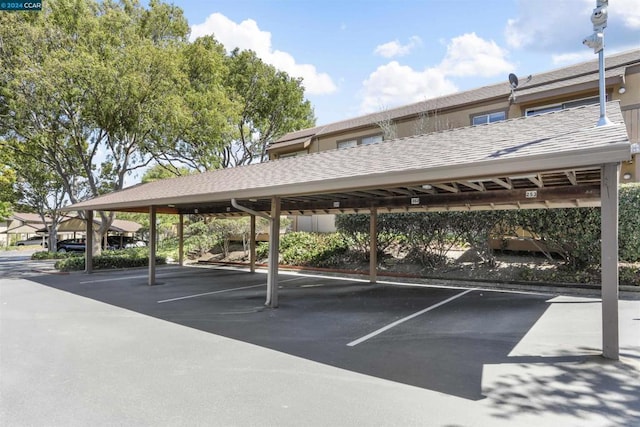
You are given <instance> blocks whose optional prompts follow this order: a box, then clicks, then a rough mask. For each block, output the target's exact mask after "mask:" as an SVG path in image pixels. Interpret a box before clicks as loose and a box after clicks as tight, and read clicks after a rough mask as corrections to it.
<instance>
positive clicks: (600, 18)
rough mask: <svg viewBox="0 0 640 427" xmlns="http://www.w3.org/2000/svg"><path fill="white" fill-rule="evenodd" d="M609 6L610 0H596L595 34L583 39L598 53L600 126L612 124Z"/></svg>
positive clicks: (593, 13) (593, 20)
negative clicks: (606, 32) (608, 80)
mask: <svg viewBox="0 0 640 427" xmlns="http://www.w3.org/2000/svg"><path fill="white" fill-rule="evenodd" d="M607 6H609V0H596V8H595V9H593V12H592V13H591V22H592V23H593V34H591V35H590V36H589V37H587V38H586V39H584V40H583V41H582V43H583V44H585V45H587V46H588V47H590V48H592V49H593V53H597V54H598V66H599V68H600V85H599V87H600V120H598V126H606V125H609V124H611V121H610V120H609V119H608V118H607V111H606V106H605V104H606V92H605V85H604V29H605V28H606V27H607V17H608V14H607Z"/></svg>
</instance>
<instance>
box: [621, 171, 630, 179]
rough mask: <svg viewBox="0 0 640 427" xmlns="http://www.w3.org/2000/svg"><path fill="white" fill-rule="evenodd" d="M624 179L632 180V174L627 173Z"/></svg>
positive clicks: (623, 176)
mask: <svg viewBox="0 0 640 427" xmlns="http://www.w3.org/2000/svg"><path fill="white" fill-rule="evenodd" d="M622 178H624V179H631V174H630V173H629V172H627V173H625V174H624V175H622Z"/></svg>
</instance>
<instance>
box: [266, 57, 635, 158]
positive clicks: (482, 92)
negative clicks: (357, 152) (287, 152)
mask: <svg viewBox="0 0 640 427" xmlns="http://www.w3.org/2000/svg"><path fill="white" fill-rule="evenodd" d="M639 62H640V49H636V50H631V51H628V52H623V53H619V54H616V55H611V56H608V57H607V58H606V62H605V67H606V69H607V77H613V76H620V75H623V74H624V71H625V68H626V67H627V66H628V65H631V64H637V63H639ZM519 80H520V87H519V88H517V89H516V90H515V95H516V99H519V100H520V101H523V100H525V99H526V98H525V97H524V96H525V95H526V96H531V95H532V94H538V93H543V92H547V91H549V90H551V89H559V88H569V87H571V86H574V85H576V84H582V83H586V82H595V83H596V84H597V81H598V61H597V60H593V61H587V62H582V63H579V64H576V65H571V66H568V67H563V68H558V69H555V70H551V71H547V72H545V73H540V74H534V75H532V76H531V79H530V80H529V79H528V76H523V77H521V78H520V79H519ZM510 94H511V88H510V86H509V83H508V82H507V81H506V79H505V81H504V82H503V83H498V84H494V85H490V86H484V87H480V88H477V89H472V90H467V91H463V92H456V93H453V94H450V95H445V96H441V97H438V98H433V99H428V100H425V101H421V102H417V103H413V104H409V105H404V106H401V107H397V108H391V109H389V110H385V111H382V112H377V113H371V114H366V115H363V116H359V117H353V118H350V119H346V120H342V121H338V122H334V123H329V124H326V125H323V126H317V127H314V128H309V129H303V130H300V131H296V132H291V133H288V134H286V135H284V136H282V137H281V138H279V139H278V140H277V141H275V142H274V143H273V144H272V145H271V146H270V147H269V148H270V149H275V148H281V147H284V146H288V145H291V144H286V145H283V144H282V143H284V142H287V141H291V140H292V139H295V138H299V137H300V136H296V135H301V134H302V135H304V136H308V137H311V136H322V135H328V134H331V133H335V132H341V131H345V130H348V129H357V128H359V127H363V126H371V125H373V124H376V123H378V122H380V121H382V120H387V119H391V120H397V119H401V118H406V117H411V116H416V115H418V114H420V113H424V112H428V111H438V110H444V109H447V108H452V107H460V106H464V105H468V104H472V103H476V102H480V101H485V100H491V99H496V98H501V97H502V98H505V99H506V98H507V97H508V96H509V95H510ZM281 144H282V145H281Z"/></svg>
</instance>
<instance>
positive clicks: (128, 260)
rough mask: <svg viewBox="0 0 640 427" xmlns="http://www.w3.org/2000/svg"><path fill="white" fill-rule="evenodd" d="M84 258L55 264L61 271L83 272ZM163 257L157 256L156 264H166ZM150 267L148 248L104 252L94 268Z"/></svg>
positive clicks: (96, 257)
mask: <svg viewBox="0 0 640 427" xmlns="http://www.w3.org/2000/svg"><path fill="white" fill-rule="evenodd" d="M84 258H85V257H84V256H72V257H69V258H66V259H61V260H59V261H57V262H56V263H55V268H56V269H58V270H60V271H82V270H84V269H85V259H84ZM166 263H167V260H166V258H165V257H163V256H156V264H166ZM148 265H149V251H148V249H147V248H132V249H125V250H119V251H103V252H102V255H98V256H95V257H93V268H94V269H96V270H106V269H114V268H132V267H145V266H148Z"/></svg>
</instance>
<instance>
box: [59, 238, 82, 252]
mask: <svg viewBox="0 0 640 427" xmlns="http://www.w3.org/2000/svg"><path fill="white" fill-rule="evenodd" d="M86 248H87V244H86V240H85V239H67V240H60V241H59V242H58V246H57V251H58V252H63V253H64V252H84V251H85V249H86Z"/></svg>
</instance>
